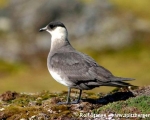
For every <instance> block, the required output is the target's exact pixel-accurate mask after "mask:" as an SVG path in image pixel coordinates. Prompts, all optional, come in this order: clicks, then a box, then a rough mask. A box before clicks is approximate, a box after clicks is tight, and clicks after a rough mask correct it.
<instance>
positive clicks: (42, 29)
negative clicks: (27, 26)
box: [39, 26, 47, 32]
mask: <svg viewBox="0 0 150 120" xmlns="http://www.w3.org/2000/svg"><path fill="white" fill-rule="evenodd" d="M46 30H47V26H46V27H44V28H41V29H40V30H39V32H43V31H46Z"/></svg>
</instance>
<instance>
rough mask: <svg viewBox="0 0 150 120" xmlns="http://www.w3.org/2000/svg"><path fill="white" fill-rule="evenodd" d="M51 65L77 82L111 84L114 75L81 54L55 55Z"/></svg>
mask: <svg viewBox="0 0 150 120" xmlns="http://www.w3.org/2000/svg"><path fill="white" fill-rule="evenodd" d="M50 65H51V67H52V68H53V69H55V70H57V71H62V72H63V73H64V74H65V75H66V76H67V78H68V79H69V80H72V81H74V83H77V82H80V81H81V82H86V81H87V82H92V81H97V80H98V81H99V82H109V81H110V80H109V79H108V78H109V77H111V76H112V74H111V73H110V72H109V71H108V70H106V69H105V68H104V67H102V66H99V65H98V64H97V63H96V62H95V61H94V60H93V59H92V58H91V57H89V56H87V55H85V54H83V53H80V52H67V53H55V54H54V55H53V56H52V57H51V59H50Z"/></svg>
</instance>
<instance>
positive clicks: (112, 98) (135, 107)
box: [0, 86, 150, 120]
mask: <svg viewBox="0 0 150 120" xmlns="http://www.w3.org/2000/svg"><path fill="white" fill-rule="evenodd" d="M66 93H67V92H66V91H63V92H61V93H51V92H49V91H42V92H40V93H31V94H26V93H16V92H11V91H7V92H6V93H3V94H1V96H0V99H1V101H0V119H1V120H50V119H71V118H72V119H73V118H74V119H85V116H83V114H84V115H85V114H86V115H87V113H90V114H103V115H104V114H105V115H106V116H108V115H109V114H111V113H113V114H135V113H136V114H150V86H147V87H141V88H138V89H135V90H130V92H129V91H124V90H122V89H118V90H117V91H113V92H111V93H109V94H107V95H104V94H102V93H100V94H95V93H85V92H84V93H83V94H82V100H81V102H80V103H79V104H71V105H58V104H57V102H59V101H66V96H67V94H66ZM76 97H77V91H72V93H71V100H75V99H76ZM88 117H91V116H88ZM114 117H115V116H114ZM116 119H119V118H116ZM120 119H125V118H120ZM130 119H131V118H130ZM133 119H141V118H140V117H134V118H133ZM147 119H148V118H147ZM149 119H150V116H149Z"/></svg>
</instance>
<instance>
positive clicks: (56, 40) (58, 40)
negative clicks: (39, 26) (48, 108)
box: [50, 36, 70, 52]
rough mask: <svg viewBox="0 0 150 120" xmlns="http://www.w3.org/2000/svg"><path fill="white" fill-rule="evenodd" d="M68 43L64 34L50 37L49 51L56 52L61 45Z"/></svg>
mask: <svg viewBox="0 0 150 120" xmlns="http://www.w3.org/2000/svg"><path fill="white" fill-rule="evenodd" d="M68 44H70V43H69V41H68V38H67V37H66V36H57V37H51V47H50V52H56V51H57V50H58V49H60V48H61V47H63V46H66V45H68Z"/></svg>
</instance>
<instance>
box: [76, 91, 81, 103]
mask: <svg viewBox="0 0 150 120" xmlns="http://www.w3.org/2000/svg"><path fill="white" fill-rule="evenodd" d="M81 94H82V90H80V93H79V97H78V100H77V103H79V102H80V99H81Z"/></svg>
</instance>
